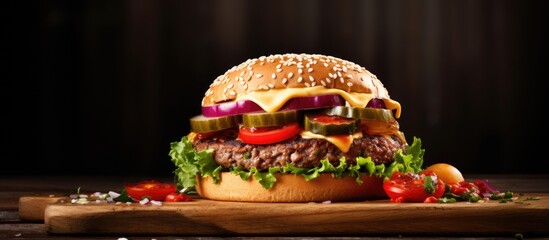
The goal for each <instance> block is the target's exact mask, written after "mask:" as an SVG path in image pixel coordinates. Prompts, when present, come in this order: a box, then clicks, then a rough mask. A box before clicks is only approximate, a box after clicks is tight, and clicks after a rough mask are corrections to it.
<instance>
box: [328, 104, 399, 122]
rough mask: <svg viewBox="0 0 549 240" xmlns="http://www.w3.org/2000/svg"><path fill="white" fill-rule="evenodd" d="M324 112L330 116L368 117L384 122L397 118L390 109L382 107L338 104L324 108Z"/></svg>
mask: <svg viewBox="0 0 549 240" xmlns="http://www.w3.org/2000/svg"><path fill="white" fill-rule="evenodd" d="M324 113H325V114H327V115H330V116H340V117H345V118H354V119H368V120H377V121H384V122H393V121H395V118H394V117H393V113H392V112H391V110H389V109H382V108H356V107H344V106H337V107H331V108H327V109H326V110H324Z"/></svg>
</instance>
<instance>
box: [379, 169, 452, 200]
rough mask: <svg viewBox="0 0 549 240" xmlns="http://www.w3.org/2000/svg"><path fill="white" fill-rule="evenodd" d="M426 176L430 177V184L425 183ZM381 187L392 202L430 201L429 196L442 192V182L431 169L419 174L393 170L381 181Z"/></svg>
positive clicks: (437, 195) (438, 195)
mask: <svg viewBox="0 0 549 240" xmlns="http://www.w3.org/2000/svg"><path fill="white" fill-rule="evenodd" d="M426 178H430V179H431V184H429V183H427V184H425V182H426V181H428V180H426ZM383 189H384V190H385V193H387V195H388V196H389V197H390V198H391V201H393V202H425V201H428V202H431V201H433V199H428V198H429V197H435V198H440V197H442V195H443V194H444V182H442V180H440V179H439V178H438V177H437V176H436V174H435V173H434V172H431V171H423V172H421V173H420V174H415V173H402V172H394V173H393V175H392V176H391V178H390V179H387V180H385V181H384V182H383Z"/></svg>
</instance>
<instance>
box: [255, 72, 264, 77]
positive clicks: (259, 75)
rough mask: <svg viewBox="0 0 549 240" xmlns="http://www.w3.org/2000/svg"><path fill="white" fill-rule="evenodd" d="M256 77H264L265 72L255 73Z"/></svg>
mask: <svg viewBox="0 0 549 240" xmlns="http://www.w3.org/2000/svg"><path fill="white" fill-rule="evenodd" d="M255 77H256V78H261V77H263V74H261V73H258V74H256V75H255Z"/></svg>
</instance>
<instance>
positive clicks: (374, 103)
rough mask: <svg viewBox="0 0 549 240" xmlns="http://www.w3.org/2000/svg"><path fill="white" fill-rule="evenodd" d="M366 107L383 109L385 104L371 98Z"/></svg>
mask: <svg viewBox="0 0 549 240" xmlns="http://www.w3.org/2000/svg"><path fill="white" fill-rule="evenodd" d="M366 107H370V108H385V103H384V102H383V100H381V99H379V98H372V100H370V101H369V102H368V104H367V105H366Z"/></svg>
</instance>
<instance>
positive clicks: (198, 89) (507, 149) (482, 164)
mask: <svg viewBox="0 0 549 240" xmlns="http://www.w3.org/2000/svg"><path fill="white" fill-rule="evenodd" d="M5 4H7V5H5V6H8V7H7V9H6V8H4V9H3V10H2V15H3V18H4V19H5V20H4V21H3V24H4V28H3V33H2V56H3V60H4V62H5V63H4V64H3V66H2V68H1V69H2V75H3V77H2V81H1V82H2V83H1V106H2V109H3V111H2V112H3V114H2V117H0V118H1V119H2V120H1V121H2V122H1V126H2V128H1V129H2V130H1V131H2V145H1V165H0V174H1V175H52V174H58V175H62V174H66V175H128V176H130V175H131V176H142V177H154V176H171V174H172V170H173V169H174V166H173V165H172V163H171V161H170V158H169V156H168V152H169V149H170V148H169V145H170V142H172V141H178V140H179V139H180V138H181V137H182V136H183V135H185V134H187V133H188V131H189V123H188V119H189V118H190V117H192V116H194V115H197V114H200V102H201V98H202V96H203V93H204V92H205V91H206V89H207V87H208V86H209V84H210V83H211V82H212V81H213V79H215V78H216V77H217V76H218V75H221V74H223V73H224V72H225V71H226V70H227V69H229V68H231V67H232V66H234V65H237V64H239V63H241V62H243V61H245V60H246V59H248V58H255V57H259V56H262V55H270V54H276V53H288V52H292V53H319V54H326V55H332V56H336V57H340V58H343V59H347V60H350V61H353V62H355V63H357V64H360V65H362V66H364V67H366V68H367V69H368V70H370V71H371V72H373V73H374V74H376V75H377V76H378V78H380V79H381V81H382V82H383V83H384V85H385V87H387V89H388V90H389V93H390V95H391V97H392V98H393V99H395V100H397V101H399V102H400V103H401V104H402V107H403V112H402V116H401V118H400V120H399V122H400V126H401V130H402V131H404V133H405V134H406V137H407V139H408V140H409V141H411V139H412V137H413V136H418V137H420V138H421V139H422V140H423V145H424V148H426V155H425V158H426V161H427V162H426V165H428V164H431V163H435V162H448V163H451V164H453V165H455V166H457V167H458V168H459V169H460V170H461V171H462V172H464V173H466V174H467V173H544V172H545V169H544V168H543V167H542V166H545V165H547V164H546V163H544V162H546V161H547V159H546V157H545V156H546V154H545V152H546V146H547V144H546V142H547V141H546V139H547V130H546V128H547V127H546V126H545V121H544V120H545V119H544V118H543V117H542V114H543V111H544V110H545V109H546V106H545V101H544V98H543V97H544V95H546V91H545V88H544V86H545V85H546V83H545V82H546V81H547V67H546V66H547V65H546V64H545V63H544V61H546V60H547V59H546V58H547V56H548V51H547V50H548V47H547V44H548V43H549V41H548V39H547V29H548V27H547V24H546V23H547V22H548V21H547V17H546V16H544V15H545V14H547V12H548V11H547V10H548V8H547V7H546V6H544V5H543V4H542V1H518V0H517V1H437V0H430V1H396V0H391V1H382V0H380V1H358V0H357V1H349V0H344V1H313V0H307V1H253V0H249V1H245V0H238V1H213V0H207V1H198V0H195V1H67V2H62V1H39V2H27V1H15V2H6V3H5ZM534 163H536V164H534Z"/></svg>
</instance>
